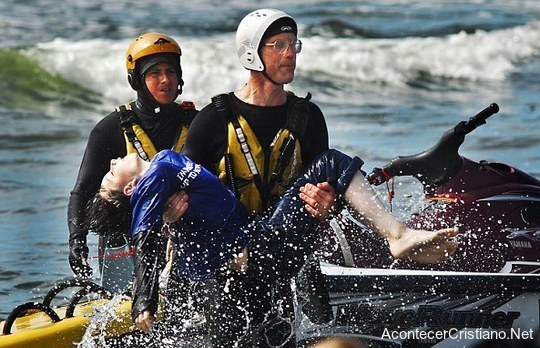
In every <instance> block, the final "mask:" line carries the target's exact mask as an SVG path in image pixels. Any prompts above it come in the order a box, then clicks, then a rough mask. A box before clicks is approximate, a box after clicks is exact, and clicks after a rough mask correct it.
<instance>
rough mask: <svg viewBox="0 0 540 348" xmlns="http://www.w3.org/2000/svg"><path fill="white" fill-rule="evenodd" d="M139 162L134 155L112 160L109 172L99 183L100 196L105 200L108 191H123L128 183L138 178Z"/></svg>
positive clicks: (138, 158)
mask: <svg viewBox="0 0 540 348" xmlns="http://www.w3.org/2000/svg"><path fill="white" fill-rule="evenodd" d="M140 161H141V159H140V157H139V156H138V155H137V154H136V153H132V154H129V155H127V156H126V157H123V158H116V159H112V160H111V166H110V170H109V172H108V173H107V174H105V176H104V177H103V180H102V181H101V187H100V193H101V196H102V197H103V198H106V199H107V198H108V197H109V192H110V191H124V188H125V187H126V186H127V185H128V184H129V183H130V182H132V181H133V180H134V179H137V178H138V174H139V172H140Z"/></svg>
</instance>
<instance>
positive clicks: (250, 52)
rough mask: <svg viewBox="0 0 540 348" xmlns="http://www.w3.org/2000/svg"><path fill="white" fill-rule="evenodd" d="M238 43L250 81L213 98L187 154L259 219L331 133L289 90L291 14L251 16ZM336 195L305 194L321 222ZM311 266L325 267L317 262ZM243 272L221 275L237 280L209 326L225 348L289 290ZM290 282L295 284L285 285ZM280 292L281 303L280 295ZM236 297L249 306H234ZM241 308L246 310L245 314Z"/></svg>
mask: <svg viewBox="0 0 540 348" xmlns="http://www.w3.org/2000/svg"><path fill="white" fill-rule="evenodd" d="M236 48H237V54H238V57H239V59H240V61H241V63H242V65H243V66H244V67H245V68H246V69H248V70H250V76H249V80H248V82H247V84H246V85H245V86H244V87H243V88H241V89H240V90H237V91H235V92H232V93H228V94H222V95H218V96H216V97H214V98H213V102H212V103H211V104H210V105H208V106H206V107H205V108H204V109H203V110H201V112H200V113H199V114H198V116H197V117H196V118H195V120H194V122H193V123H192V125H191V127H190V133H189V136H188V139H187V140H186V145H185V147H184V150H183V153H184V154H186V155H187V156H188V157H190V158H191V159H193V160H194V161H195V162H197V163H200V164H202V165H203V166H205V167H206V168H207V169H209V170H210V171H212V172H214V173H216V174H218V175H219V177H220V178H221V179H223V180H225V181H226V182H227V183H228V184H229V185H230V186H231V187H232V188H233V190H234V191H235V193H236V194H237V197H238V198H239V199H240V201H241V202H242V203H244V205H245V207H246V208H247V210H248V212H249V213H250V215H251V216H252V217H253V218H254V217H256V216H260V214H263V213H264V212H265V211H267V209H268V208H269V207H271V206H272V205H273V204H274V203H275V202H276V201H277V200H278V199H279V198H280V197H281V196H282V195H283V194H284V192H285V189H286V188H287V187H289V186H290V185H291V184H292V183H293V182H294V180H295V179H296V178H297V176H298V175H299V173H300V172H301V171H302V170H303V169H304V168H305V167H306V166H308V165H309V164H310V163H311V162H312V160H313V159H314V158H315V157H316V156H317V155H318V154H320V153H321V152H323V151H325V150H327V149H328V130H327V126H326V122H325V120H324V117H323V114H322V112H321V110H320V109H319V108H318V107H317V106H316V105H315V104H313V103H312V102H310V101H309V99H310V95H309V94H308V97H306V98H300V97H297V96H295V95H294V94H292V93H290V92H287V91H286V90H285V88H284V86H285V85H286V84H288V83H290V82H292V81H293V79H294V73H295V69H296V55H297V54H298V53H300V51H301V49H302V42H301V41H300V40H298V38H297V24H296V21H295V20H294V19H293V18H292V17H291V16H289V15H288V14H286V13H285V12H283V11H279V10H274V9H260V10H256V11H253V12H251V13H249V14H248V15H247V16H246V17H244V19H243V20H242V21H241V23H240V24H239V26H238V29H237V32H236ZM208 135H211V136H208ZM334 196H335V194H334V190H333V188H332V186H331V185H330V184H328V182H324V183H320V184H317V185H310V184H309V185H306V186H305V187H303V188H302V189H301V193H300V199H302V200H303V201H304V202H305V209H306V210H307V212H308V213H310V214H311V215H313V216H315V217H318V218H320V220H324V219H325V218H326V217H327V216H328V214H329V212H330V210H331V209H332V207H333V205H334ZM311 264H314V265H315V267H316V268H318V262H317V261H316V260H315V262H312V263H311ZM307 271H308V272H307V273H314V274H316V275H317V274H318V275H319V279H316V280H315V281H314V282H312V284H311V286H310V288H319V289H320V288H321V283H320V282H321V281H322V278H321V277H320V272H318V271H317V269H316V270H315V272H312V271H311V269H310V268H308V269H307ZM242 277H243V276H242V275H240V274H239V275H237V279H231V278H228V279H223V280H222V283H221V285H223V286H226V285H225V284H234V285H233V286H231V287H228V288H227V289H229V290H231V289H232V290H231V291H230V292H228V293H227V294H225V295H223V293H220V291H219V290H217V291H212V292H213V293H214V294H215V296H216V299H217V305H216V307H217V308H218V312H219V311H221V313H217V314H216V316H217V318H220V315H223V316H222V319H218V320H216V322H215V323H210V324H211V325H210V326H211V331H212V332H213V335H214V336H215V337H214V340H216V337H217V341H219V342H220V343H218V344H217V345H218V346H220V347H221V346H224V347H226V346H232V345H229V344H230V342H232V341H233V340H234V339H235V337H237V335H238V331H240V332H241V330H243V329H245V327H244V326H245V325H246V323H245V322H244V321H243V320H239V319H243V318H246V315H247V317H248V318H249V320H251V325H253V324H254V323H255V325H256V324H259V323H261V322H262V321H263V320H264V319H265V315H266V314H267V313H260V310H257V311H255V312H253V311H250V308H257V309H260V308H261V307H262V308H266V309H267V310H268V311H271V305H272V299H271V296H268V294H269V293H274V294H276V292H277V293H279V292H280V291H281V292H283V290H279V289H275V288H265V289H262V288H261V287H260V286H259V284H258V285H257V288H252V287H250V285H251V284H250V283H249V281H245V279H243V278H242ZM218 278H219V277H218ZM308 278H311V279H312V277H308ZM316 284H317V285H316ZM323 285H324V284H323ZM287 287H288V284H284V285H283V288H287ZM323 288H324V286H323ZM216 289H219V284H218V287H217V288H216ZM286 291H287V290H285V292H286ZM322 296H323V297H324V296H327V294H326V293H323V294H322ZM273 297H274V299H273V301H274V302H276V298H277V297H278V295H273ZM285 297H286V298H287V296H285ZM320 297H321V296H315V299H318V300H322V301H321V302H322V303H323V304H324V303H325V302H326V301H325V298H320ZM237 300H239V301H243V303H244V304H245V306H244V307H239V306H237V305H235V303H236V302H235V301H237ZM254 302H257V303H256V304H254ZM277 302H279V301H277ZM289 307H290V304H289ZM323 307H325V308H326V311H325V312H326V315H324V314H323V315H322V320H325V321H326V320H329V319H330V318H329V317H328V312H329V304H328V303H327V302H326V304H325V306H323ZM238 308H243V309H242V311H245V313H244V312H239V310H238ZM287 310H289V311H290V308H288V309H285V311H287ZM319 317H320V315H319ZM234 318H237V319H234ZM212 324H215V325H212ZM285 331H287V330H285ZM254 335H255V336H257V335H259V334H258V333H254ZM259 336H260V335H259ZM278 336H279V335H278ZM285 336H287V335H285ZM261 339H262V337H261ZM277 340H278V341H279V338H277ZM276 343H277V342H276ZM281 343H282V342H281ZM281 343H280V344H281Z"/></svg>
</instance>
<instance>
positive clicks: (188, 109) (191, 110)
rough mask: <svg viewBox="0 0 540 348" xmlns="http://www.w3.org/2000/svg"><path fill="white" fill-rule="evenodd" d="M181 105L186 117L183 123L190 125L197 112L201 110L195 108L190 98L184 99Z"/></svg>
mask: <svg viewBox="0 0 540 348" xmlns="http://www.w3.org/2000/svg"><path fill="white" fill-rule="evenodd" d="M180 105H181V106H182V109H184V116H185V117H184V120H183V123H184V124H185V125H186V126H188V127H189V126H190V125H191V122H192V121H193V119H194V118H195V116H197V114H198V113H199V111H198V110H197V109H196V108H195V104H194V103H193V102H191V101H188V100H184V101H182V103H181V104H180Z"/></svg>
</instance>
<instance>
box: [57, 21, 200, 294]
mask: <svg viewBox="0 0 540 348" xmlns="http://www.w3.org/2000/svg"><path fill="white" fill-rule="evenodd" d="M181 55H182V51H181V48H180V45H178V43H177V42H176V41H175V40H174V39H173V38H171V37H170V36H168V35H165V34H161V33H154V32H151V33H145V34H142V35H140V36H139V37H137V38H136V39H135V40H134V41H133V43H132V44H131V45H130V46H129V48H128V50H127V52H126V68H127V76H128V82H129V84H130V85H131V87H132V88H133V89H134V90H135V91H136V92H137V100H135V101H133V102H130V103H129V104H125V105H122V106H119V107H117V108H116V110H115V111H113V112H112V113H110V114H109V115H107V116H105V117H104V118H103V119H102V120H101V121H99V122H98V123H97V124H96V126H95V127H94V129H92V131H91V133H90V136H89V138H88V144H87V146H86V150H85V153H84V157H83V159H82V162H81V166H80V169H79V174H78V176H77V180H76V182H75V187H74V188H73V190H72V191H71V194H70V197H69V204H68V226H69V248H70V252H69V263H70V266H71V268H72V270H73V272H74V273H75V274H76V275H78V276H84V277H87V276H90V275H91V273H92V270H91V268H90V266H89V265H88V260H87V258H88V247H87V234H88V231H87V230H85V229H84V227H83V224H82V223H83V221H84V219H85V216H86V206H87V203H88V201H89V200H90V199H91V198H92V197H93V196H94V195H95V194H96V192H97V191H98V190H99V187H100V182H101V178H102V177H103V176H104V175H105V173H107V172H108V170H109V164H110V161H111V159H114V158H118V157H123V156H125V155H126V154H129V153H132V152H136V153H138V155H139V156H140V157H141V158H143V159H145V160H150V159H151V158H152V157H153V156H154V155H155V154H156V153H157V152H159V151H160V150H163V149H174V150H175V151H177V152H179V151H180V150H181V149H182V147H183V145H184V142H185V139H186V136H187V127H188V126H189V124H190V123H191V121H192V119H193V117H194V116H195V114H196V112H197V111H196V110H195V108H194V106H193V104H192V103H189V102H183V103H182V104H177V103H175V102H174V101H175V100H176V98H177V97H178V95H179V94H181V92H182V86H183V84H184V82H183V80H182V67H181V64H180V57H181ZM110 228H111V229H115V228H117V227H116V226H111V227H110ZM122 232H123V231H122ZM125 232H126V233H128V231H125ZM103 244H104V243H102V241H100V249H104V248H103V246H104V245H103ZM125 244H126V241H125V240H124V239H123V238H121V239H120V240H109V241H108V242H107V245H108V246H110V247H119V249H120V250H122V253H121V254H119V255H116V256H115V255H110V257H112V258H111V260H113V259H114V260H118V257H119V256H129V252H127V253H126V250H124V249H122V245H125ZM100 254H101V255H100V256H101V257H107V255H104V253H103V250H101V251H100ZM126 254H127V255H126ZM100 261H104V262H100V266H102V265H103V263H105V265H106V264H107V260H102V259H101V260H100ZM100 268H101V267H100ZM115 277H117V278H118V279H112V280H113V281H115V282H116V284H115V285H116V286H115V287H116V288H117V289H118V290H122V289H125V286H126V285H127V283H128V282H129V281H130V280H131V270H130V269H126V270H125V272H124V274H123V275H122V274H116V275H115ZM120 278H123V279H120Z"/></svg>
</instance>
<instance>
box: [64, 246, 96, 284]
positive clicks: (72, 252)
mask: <svg viewBox="0 0 540 348" xmlns="http://www.w3.org/2000/svg"><path fill="white" fill-rule="evenodd" d="M68 259H69V266H70V267H71V270H73V273H75V275H76V276H78V277H82V278H89V277H91V276H92V268H91V267H90V265H88V247H87V246H86V241H84V240H77V239H76V240H72V241H70V242H69V257H68Z"/></svg>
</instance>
